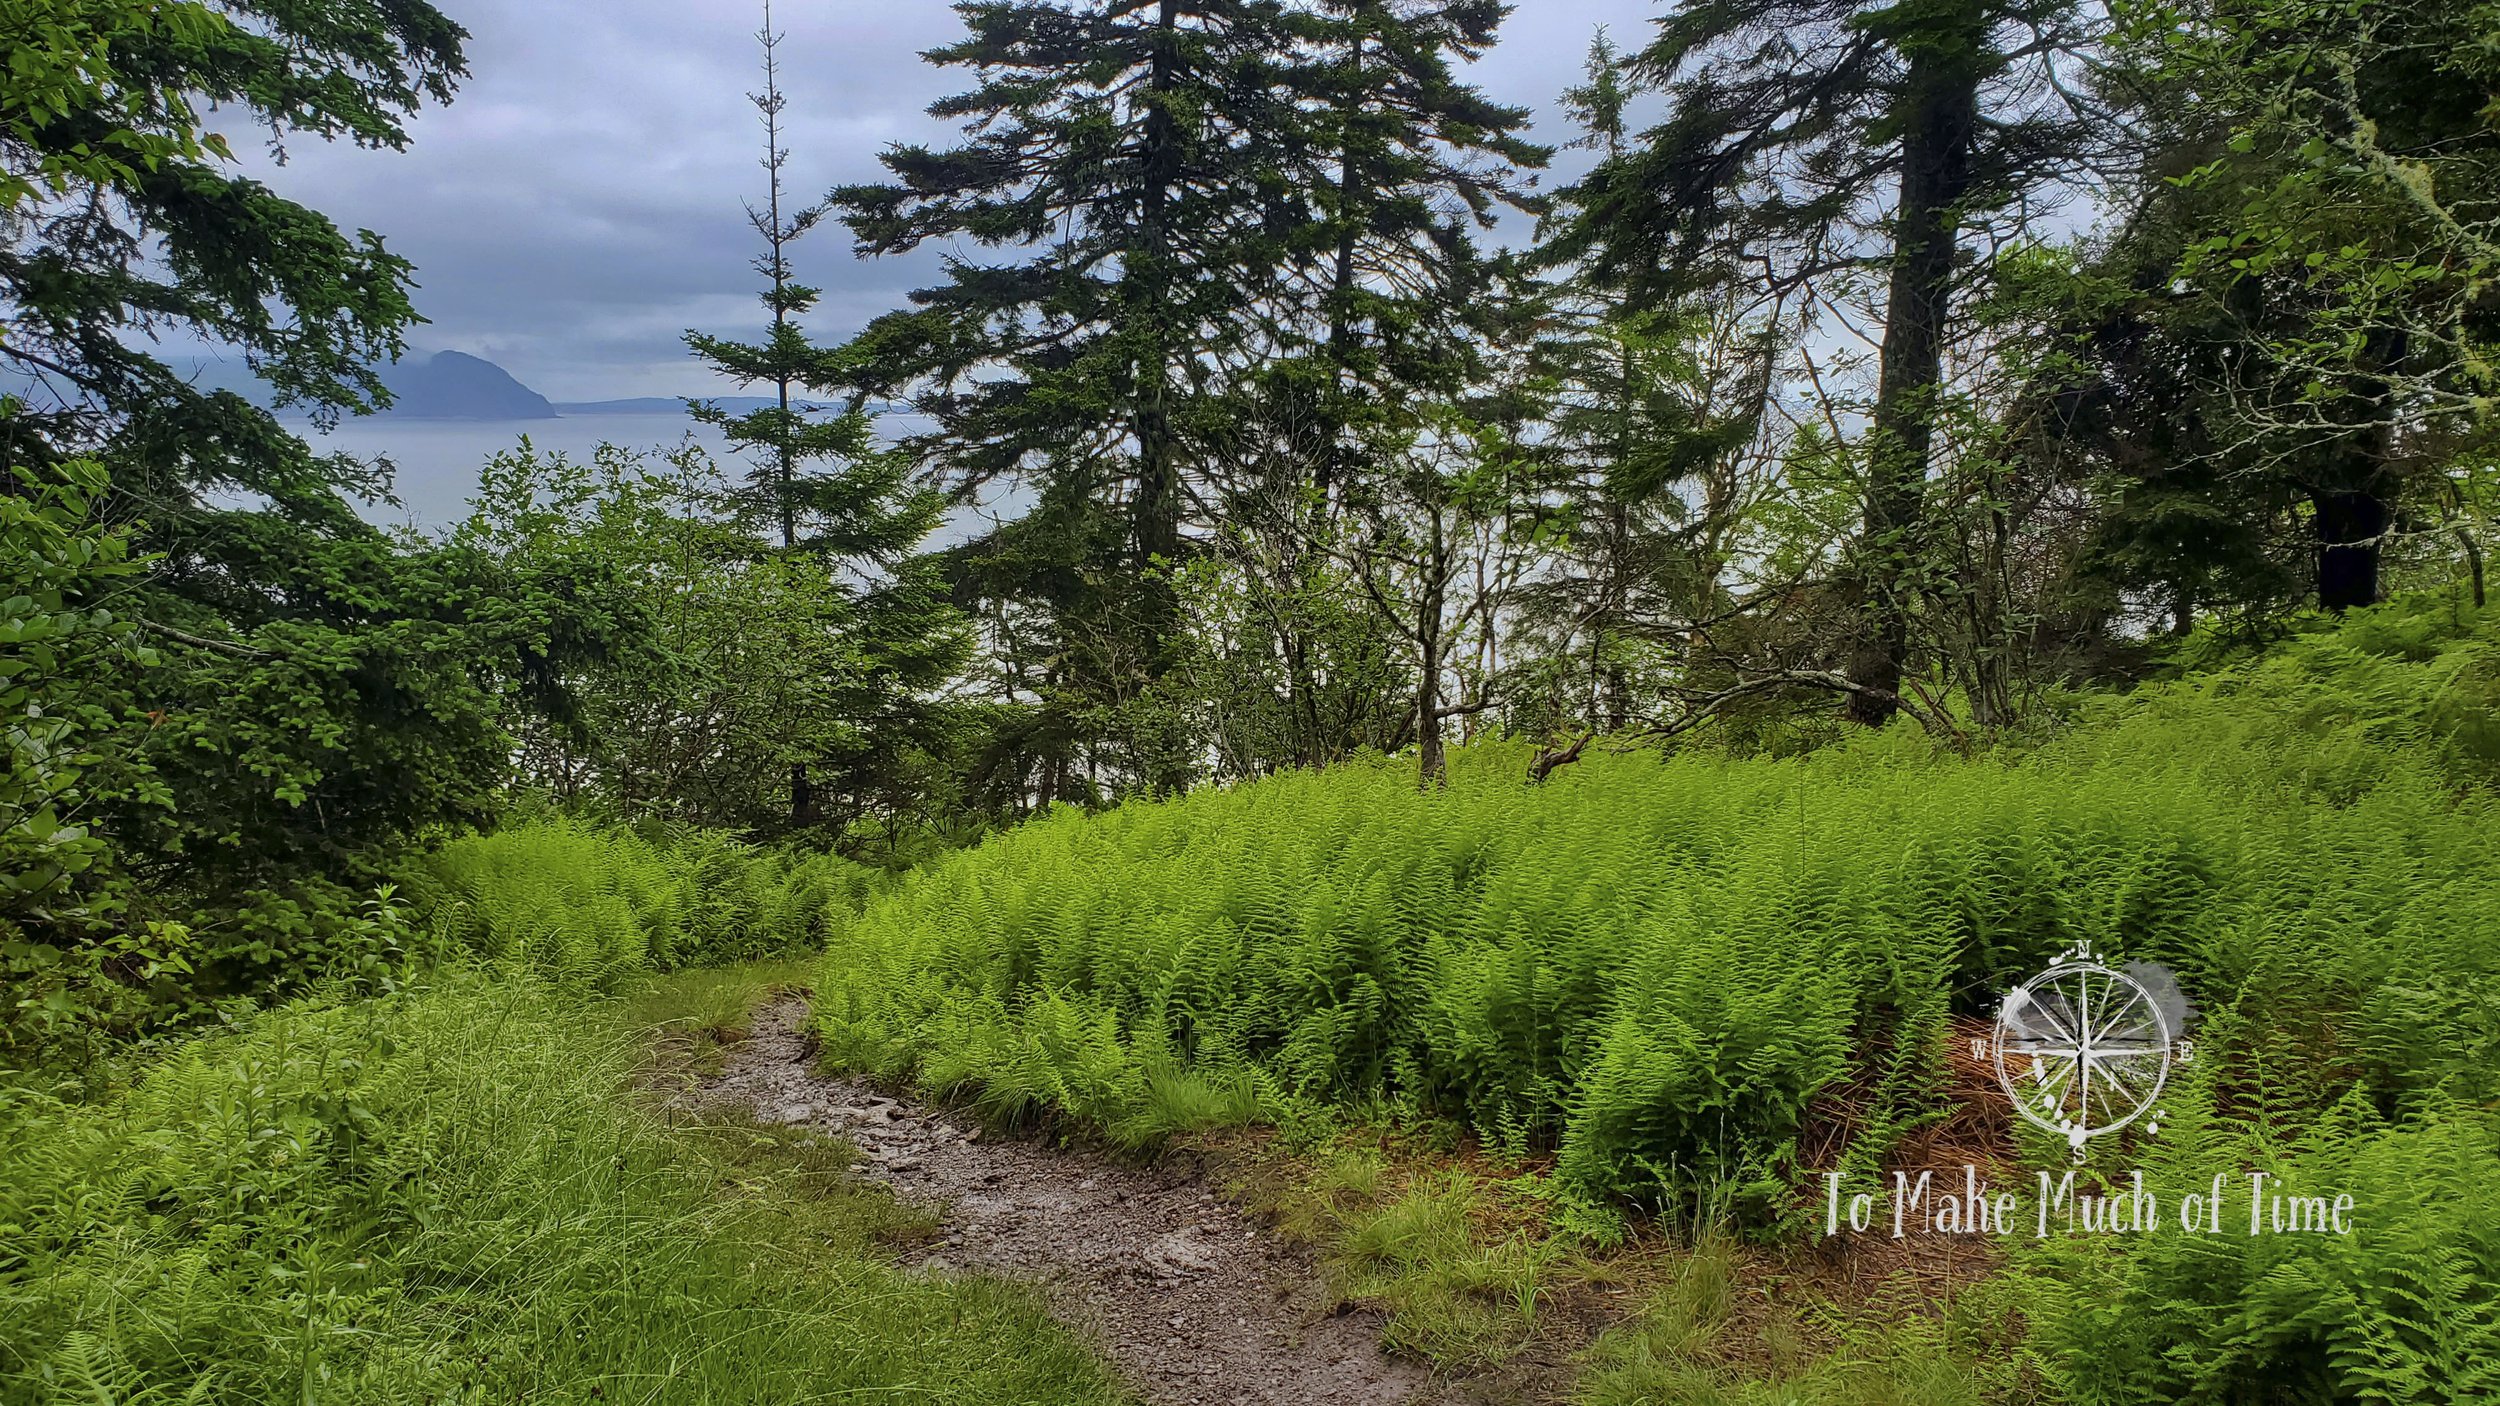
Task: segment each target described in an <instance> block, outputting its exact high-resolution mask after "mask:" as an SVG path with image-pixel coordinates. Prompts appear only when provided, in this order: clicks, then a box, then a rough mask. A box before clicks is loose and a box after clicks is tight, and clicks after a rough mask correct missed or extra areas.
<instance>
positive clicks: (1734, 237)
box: [1553, 0, 2096, 723]
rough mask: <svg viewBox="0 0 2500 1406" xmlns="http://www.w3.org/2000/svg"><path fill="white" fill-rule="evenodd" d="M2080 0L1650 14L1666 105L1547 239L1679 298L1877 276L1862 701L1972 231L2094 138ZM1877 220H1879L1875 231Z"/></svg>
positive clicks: (1914, 588) (1893, 682)
mask: <svg viewBox="0 0 2500 1406" xmlns="http://www.w3.org/2000/svg"><path fill="white" fill-rule="evenodd" d="M2080 8H2081V7H2079V6H2078V5H2077V4H2076V3H2075V2H2074V0H1894V3H1889V4H1860V3H1854V2H1853V0H1701V3H1695V4H1688V5H1684V6H1682V7H1680V8H1678V9H1677V10H1676V11H1675V12H1674V13H1672V14H1671V15H1669V16H1667V17H1666V18H1665V19H1663V20H1661V21H1660V22H1659V35H1658V38H1657V40H1656V41H1655V42H1654V43H1653V44H1652V45H1650V47H1649V48H1647V49H1646V50H1644V51H1643V52H1642V54H1641V55H1640V58H1639V61H1638V64H1637V71H1638V72H1639V73H1640V75H1641V76H1642V78H1643V79H1644V80H1646V81H1648V82H1652V83H1655V84H1657V85H1659V86H1660V87H1661V88H1662V89H1663V91H1664V94H1665V97H1666V101H1667V104H1668V113H1667V117H1666V120H1665V121H1664V122H1663V123H1662V124H1661V125H1660V126H1658V127H1656V128H1655V129H1653V130H1651V131H1649V132H1647V133H1645V134H1644V135H1643V137H1642V139H1641V140H1640V141H1639V143H1637V144H1636V145H1635V146H1633V147H1632V148H1631V149H1629V150H1627V151H1625V152H1623V153H1622V154H1620V155H1618V156H1616V157H1613V158H1611V159H1609V160H1607V161H1605V162H1602V163H1601V164H1600V165H1599V166H1598V168H1597V169H1596V170H1595V171H1594V172H1593V173H1592V174H1591V175H1590V176H1589V177H1588V178H1587V179H1586V180H1584V181H1583V182H1582V183H1581V184H1580V185H1579V186H1578V187H1577V188H1576V190H1575V191H1573V192H1572V202H1573V204H1574V205H1575V206H1576V207H1577V208H1576V212H1575V215H1574V217H1573V218H1572V219H1571V220H1570V221H1568V222H1566V223H1565V224H1564V225H1563V226H1562V227H1561V228H1560V229H1558V230H1557V231H1556V235H1555V239H1554V242H1553V256H1554V257H1556V258H1560V259H1574V260H1586V261H1587V263H1588V265H1589V267H1590V268H1591V269H1592V270H1593V271H1595V273H1596V274H1597V275H1598V276H1600V277H1603V278H1605V279H1607V280H1610V281H1613V282H1617V283H1619V284H1622V285H1624V286H1627V287H1631V288H1634V289H1639V290H1648V291H1649V292H1650V294H1651V295H1652V296H1653V297H1659V298H1665V299H1672V298H1673V297H1675V296H1679V295H1681V294H1682V293H1685V292H1688V291H1690V290H1691V289H1692V288H1694V287H1695V286H1697V285H1703V284H1709V283H1713V282H1718V283H1725V282H1730V281H1733V280H1737V279H1751V280H1755V281H1756V282H1757V283H1758V285H1760V286H1763V287H1766V288H1767V289H1768V290H1770V291H1772V292H1779V291H1783V290H1790V289H1795V288H1797V287H1799V286H1802V285H1805V284H1808V283H1811V282H1813V281H1815V280H1817V279H1820V278H1823V277H1825V276H1827V275H1829V274H1832V273H1834V272H1863V271H1874V272H1877V273H1879V274H1881V276H1882V277H1883V280H1884V283H1885V285H1886V287H1885V295H1884V299H1883V304H1884V312H1883V329H1882V334H1881V347H1880V355H1879V376H1878V382H1877V386H1876V391H1875V399H1874V406H1873V409H1872V412H1871V415H1870V417H1869V429H1868V434H1867V438H1866V446H1865V453H1864V456H1863V457H1864V462H1865V475H1866V482H1865V488H1864V492H1863V527H1862V531H1861V536H1860V541H1859V543H1858V565H1857V569H1856V571H1855V573H1854V576H1855V581H1854V586H1855V588H1856V589H1857V591H1858V592H1859V593H1860V594H1861V597H1862V600H1861V609H1862V617H1863V618H1862V622H1861V625H1860V627H1859V630H1858V638H1857V639H1856V641H1855V643H1854V644H1853V646H1852V647H1851V649H1850V651H1849V657H1848V660H1847V664H1848V672H1849V677H1850V678H1851V679H1852V680H1853V681H1854V682H1855V683H1856V684H1857V685H1858V689H1857V691H1854V692H1852V693H1851V694H1850V696H1849V704H1850V712H1851V714H1852V716H1854V717H1857V718H1858V719H1859V720H1861V721H1865V722H1870V723H1873V722H1881V721H1883V720H1885V719H1886V718H1888V717H1889V716H1890V715H1891V714H1892V712H1893V711H1894V710H1895V708H1896V706H1897V704H1896V702H1895V701H1894V700H1896V699H1897V698H1898V695H1899V690H1900V688H1901V680H1902V673H1903V669H1904V667H1905V664H1906V662H1907V660H1908V655H1909V647H1910V639H1909V624H1910V615H1911V610H1912V608H1913V605H1914V602H1915V599H1916V596H1917V593H1918V574H1919V570H1920V563H1921V549H1920V543H1919V540H1918V534H1919V529H1920V519H1921V515H1922V512H1923V505H1924V500H1925V484H1926V479H1927V476H1928V474H1929V471H1930V469H1931V467H1932V460H1933V451H1934V430H1935V424H1936V420H1937V416H1938V413H1939V409H1940V398H1941V395H1942V389H1943V385H1944V370H1945V347H1946V343H1947V340H1948V335H1949V331H1950V322H1951V319H1952V317H1953V315H1954V299H1955V295H1956V291H1957V281H1958V275H1959V270H1960V267H1961V265H1962V262H1963V258H1964V254H1965V252H1966V251H1965V244H1964V236H1965V235H1966V233H1968V232H1969V231H1972V230H1974V229H1977V228H1981V227H1983V226H1985V225H1986V224H1987V223H1989V222H1991V221H1999V220H2002V219H2005V218H2009V217H2013V218H2019V217H2021V216H2023V215H2024V214H2025V213H2027V207H2025V206H2024V205H2023V203H2022V202H2023V198H2024V197H2025V196H2026V195H2031V194H2035V193H2037V192H2039V191H2041V190H2042V189H2043V188H2044V187H2045V186H2046V185H2047V184H2048V183H2049V182H2051V181H2053V180H2054V179H2055V178H2057V177H2058V176H2060V175H2061V174H2064V173H2066V172H2069V171H2071V170H2072V169H2074V166H2075V163H2076V162H2077V161H2078V159H2079V158H2080V155H2081V154H2082V153H2083V152H2085V151H2086V150H2088V149H2089V148H2090V147H2091V146H2093V145H2094V143H2095V140H2096V139H2095V138H2094V137H2093V134H2092V130H2091V126H2090V124H2089V123H2088V122H2087V121H2086V120H2085V118H2084V116H2083V115H2082V114H2080V113H2079V112H2077V111H2076V110H2074V109H2073V108H2072V107H2071V106H2070V105H2069V104H2068V103H2067V101H2066V99H2065V95H2066V94H2067V93H2068V92H2070V91H2071V88H2070V86H2069V85H2067V84H2065V83H2062V82H2060V81H2058V79H2059V77H2060V75H2059V74H2058V72H2057V69H2058V66H2059V65H2060V64H2061V63H2062V62H2066V61H2067V56H2068V55H2070V54H2071V53H2072V52H2073V51H2074V50H2076V49H2077V48H2078V47H2079V46H2080V45H2081V43H2082V42H2083V39H2084V35H2083V33H2082V29H2083V21H2082V18H2081V16H2080V14H2079V11H2080ZM1869 229H1871V230H1874V231H1876V232H1875V233H1874V234H1873V235H1872V236H1871V237H1869V236H1863V235H1861V233H1860V232H1861V231H1864V230H1869Z"/></svg>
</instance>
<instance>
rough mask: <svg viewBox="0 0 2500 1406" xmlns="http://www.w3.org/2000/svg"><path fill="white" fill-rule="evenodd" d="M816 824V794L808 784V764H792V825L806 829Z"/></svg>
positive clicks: (795, 827)
mask: <svg viewBox="0 0 2500 1406" xmlns="http://www.w3.org/2000/svg"><path fill="white" fill-rule="evenodd" d="M815 823H816V792H815V789H814V788H813V787H811V786H810V785H809V784H808V780H807V763H805V762H792V763H790V825H791V828H793V829H805V828H806V827H808V826H810V825H813V824H815Z"/></svg>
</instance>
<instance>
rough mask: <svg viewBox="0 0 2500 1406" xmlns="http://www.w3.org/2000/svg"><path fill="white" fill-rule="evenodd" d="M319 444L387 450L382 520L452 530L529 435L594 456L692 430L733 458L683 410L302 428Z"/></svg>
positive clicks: (370, 511)
mask: <svg viewBox="0 0 2500 1406" xmlns="http://www.w3.org/2000/svg"><path fill="white" fill-rule="evenodd" d="M296 429H297V432H298V433H301V434H303V435H305V437H306V439H307V440H308V442H310V443H311V444H312V446H313V447H314V448H315V449H343V450H345V451H347V452H348V453H350V454H355V455H358V456H360V457H367V458H369V457H372V456H375V455H380V456H383V457H386V458H388V459H389V460H390V461H391V462H392V463H393V464H394V465H396V466H397V468H398V470H399V475H398V479H397V489H398V493H399V498H400V503H401V506H399V507H396V508H394V507H392V506H391V505H390V504H388V503H374V504H368V505H366V507H365V516H367V517H369V518H372V519H373V520H374V521H376V522H383V523H403V522H410V521H413V522H415V523H416V524H417V525H418V526H420V527H444V526H448V525H450V524H452V523H455V522H458V521H459V520H460V519H461V518H463V517H466V516H467V515H468V506H467V505H468V501H469V495H470V494H472V493H474V492H476V491H477V471H478V468H479V467H480V466H481V465H483V464H484V463H485V462H486V461H487V460H488V459H489V458H491V457H493V456H494V455H495V454H497V453H500V452H502V451H504V450H507V449H515V448H518V447H519V446H520V443H521V437H522V436H524V435H527V436H528V437H529V441H530V443H531V444H532V445H534V446H536V447H537V449H538V450H539V452H541V453H547V452H550V451H554V450H562V451H564V452H565V453H566V454H569V455H571V456H573V457H574V458H577V459H588V458H589V457H590V454H591V451H592V450H594V449H596V448H598V447H599V446H600V445H601V444H616V445H623V446H627V447H630V448H636V449H665V448H669V447H672V446H674V445H676V444H678V443H680V442H681V441H683V440H684V439H685V438H686V437H687V436H689V435H692V436H693V437H694V440H695V442H696V443H698V444H701V445H703V446H704V447H705V448H707V449H709V450H711V451H712V452H713V453H714V454H716V455H726V453H727V449H728V446H727V443H726V441H724V440H723V439H722V438H721V434H720V431H719V430H717V429H714V428H713V427H712V426H710V425H704V424H698V423H696V422H695V421H694V420H692V419H689V418H688V417H686V416H683V415H569V416H566V417H564V418H562V419H557V420H370V419H368V420H352V421H346V422H343V423H341V424H340V425H339V427H338V428H337V429H335V430H333V431H331V432H330V433H329V434H327V435H321V434H314V433H312V431H311V427H310V426H307V425H299V426H297V427H296Z"/></svg>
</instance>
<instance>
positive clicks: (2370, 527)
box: [2310, 490, 2394, 614]
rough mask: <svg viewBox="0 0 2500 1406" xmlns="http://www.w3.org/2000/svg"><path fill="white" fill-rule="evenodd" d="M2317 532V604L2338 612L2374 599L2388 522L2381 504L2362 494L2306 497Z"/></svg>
mask: <svg viewBox="0 0 2500 1406" xmlns="http://www.w3.org/2000/svg"><path fill="white" fill-rule="evenodd" d="M2310 503H2311V506H2312V507H2313V508H2314V509H2315V510H2316V526H2317V533H2318V604H2319V605H2321V606H2323V607H2325V608H2326V609H2328V610H2332V611H2335V612H2337V613H2338V614H2341V613H2342V612H2344V611H2347V610H2350V609H2353V608H2354V607H2356V606H2364V605H2376V604H2378V599H2379V590H2378V559H2379V543H2380V540H2381V538H2382V537H2384V536H2385V534H2386V532H2387V529H2388V527H2389V526H2390V525H2391V524H2392V523H2393V522H2394V517H2393V515H2392V514H2391V513H2390V512H2389V511H2388V507H2387V502H2386V500H2385V499H2383V498H2381V497H2379V496H2378V495H2377V494H2375V493H2371V492H2368V491H2366V490H2347V491H2343V492H2328V493H2319V494H2316V495H2314V496H2313V497H2312V498H2311V499H2310Z"/></svg>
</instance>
